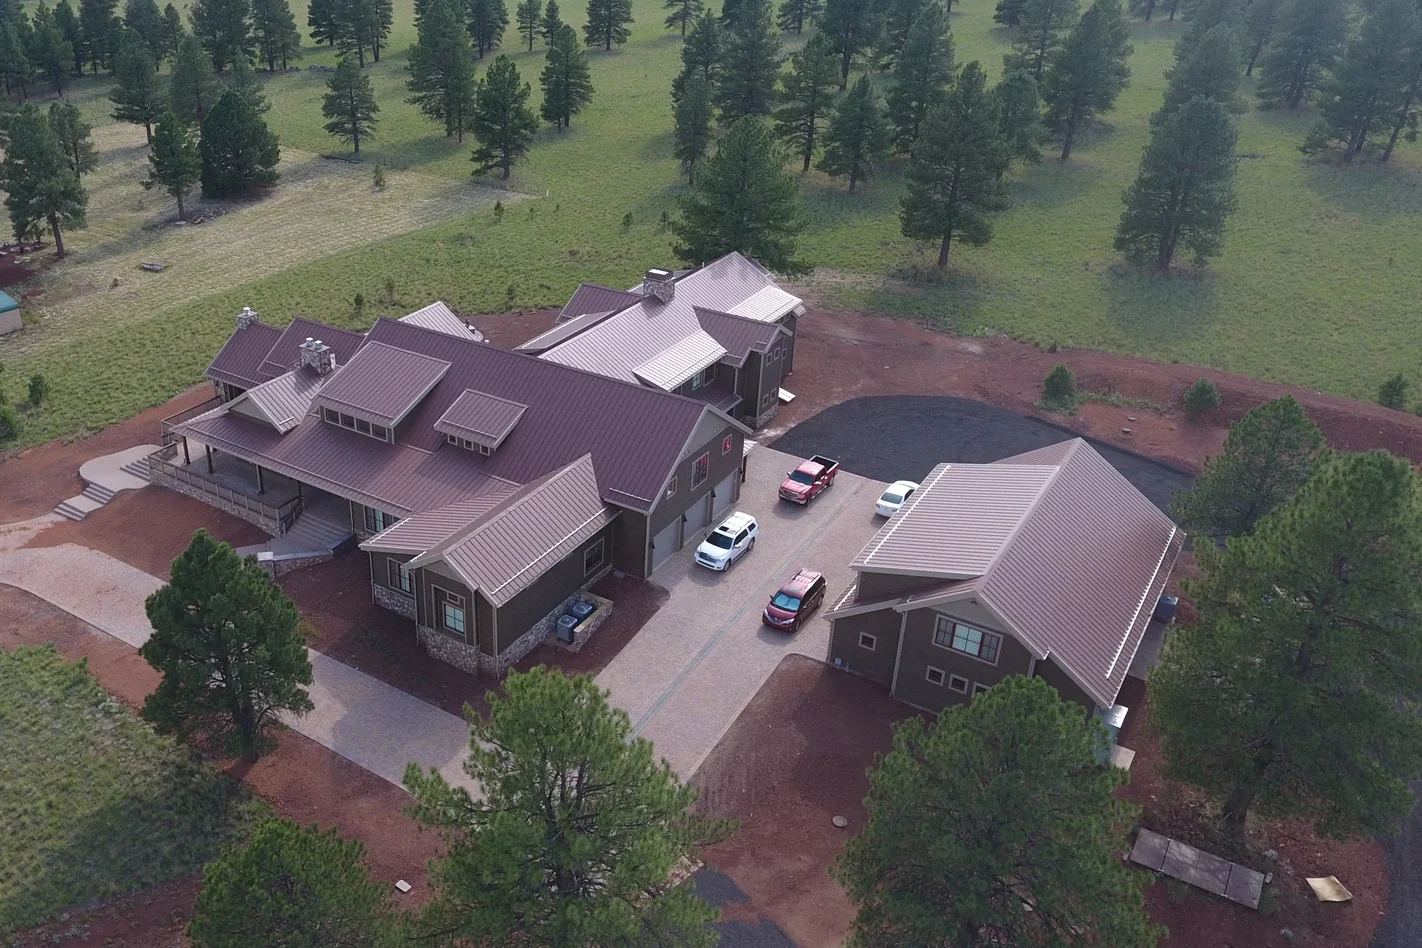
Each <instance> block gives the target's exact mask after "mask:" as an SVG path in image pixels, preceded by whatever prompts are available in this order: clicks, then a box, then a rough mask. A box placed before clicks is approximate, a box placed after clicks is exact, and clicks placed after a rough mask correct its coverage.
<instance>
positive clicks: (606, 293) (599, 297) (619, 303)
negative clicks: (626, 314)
mask: <svg viewBox="0 0 1422 948" xmlns="http://www.w3.org/2000/svg"><path fill="white" fill-rule="evenodd" d="M640 302H642V295H641V294H640V293H633V292H631V291H629V290H615V289H613V288H612V287H610V286H601V285H599V284H597V283H583V284H580V285H579V286H578V288H577V289H576V290H574V291H573V295H572V297H571V298H570V299H569V300H568V302H566V303H564V304H563V309H562V310H561V311H559V313H558V322H560V323H561V322H565V321H567V320H569V319H572V318H574V317H576V316H582V315H584V314H587V313H615V312H617V311H618V310H620V309H626V308H627V307H629V306H632V305H633V304H635V303H640Z"/></svg>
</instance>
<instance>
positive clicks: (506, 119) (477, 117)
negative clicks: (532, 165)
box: [469, 27, 571, 180]
mask: <svg viewBox="0 0 1422 948" xmlns="http://www.w3.org/2000/svg"><path fill="white" fill-rule="evenodd" d="M569 29H571V27H569ZM554 40H555V42H556V41H557V37H554ZM532 92H533V90H532V89H531V88H530V87H529V85H528V83H526V82H524V81H523V79H522V78H520V76H519V74H518V67H516V66H515V65H514V64H513V60H511V59H509V58H508V57H507V56H502V55H501V56H499V58H498V59H495V60H494V62H493V63H492V64H491V65H490V66H489V70H488V72H486V73H485V74H484V78H483V79H481V80H479V90H478V92H476V93H475V96H474V111H473V112H471V113H470V118H469V130H470V131H471V132H473V133H474V139H475V140H476V141H477V142H478V143H479V147H478V148H475V149H474V155H473V157H472V159H471V160H472V161H473V162H474V171H473V172H472V173H473V174H476V175H479V174H488V173H489V172H490V171H498V172H499V177H501V178H503V179H504V180H508V177H509V173H510V172H511V171H512V170H513V166H514V162H516V161H519V160H520V159H522V158H523V156H524V155H526V154H528V149H529V148H531V147H532V146H533V135H534V133H535V132H537V131H538V116H537V115H534V114H533V109H531V108H529V107H528V97H529V95H531V94H532Z"/></svg>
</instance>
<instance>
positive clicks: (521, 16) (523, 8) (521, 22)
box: [514, 0, 543, 53]
mask: <svg viewBox="0 0 1422 948" xmlns="http://www.w3.org/2000/svg"><path fill="white" fill-rule="evenodd" d="M514 22H516V23H517V24H518V33H519V35H520V36H522V37H523V38H524V40H525V41H526V42H527V43H528V51H529V52H530V53H531V52H533V41H534V40H536V39H538V37H539V36H540V35H542V34H541V27H542V23H543V0H519V4H518V6H517V7H516V8H514Z"/></svg>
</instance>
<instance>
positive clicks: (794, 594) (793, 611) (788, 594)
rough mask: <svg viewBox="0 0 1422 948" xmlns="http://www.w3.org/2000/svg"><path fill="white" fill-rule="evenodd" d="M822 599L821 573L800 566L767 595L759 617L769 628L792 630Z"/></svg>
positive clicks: (823, 581) (818, 605) (823, 598)
mask: <svg viewBox="0 0 1422 948" xmlns="http://www.w3.org/2000/svg"><path fill="white" fill-rule="evenodd" d="M824 601H825V577H824V574H823V573H817V572H815V571H814V570H812V569H802V570H800V572H798V573H796V574H795V575H794V576H792V577H791V578H790V581H789V582H788V583H786V584H785V585H784V586H781V587H780V591H779V592H777V593H776V594H775V595H774V596H771V597H770V602H769V603H768V604H767V605H766V607H765V611H764V612H763V613H761V616H760V619H761V621H762V622H764V623H765V624H766V625H768V626H770V627H771V628H772V629H784V630H785V631H787V632H794V631H797V630H798V629H799V628H800V625H801V623H803V622H804V621H805V620H806V619H807V618H809V616H810V613H812V612H814V611H815V610H816V609H818V608H819V607H820V604H821V603H823V602H824Z"/></svg>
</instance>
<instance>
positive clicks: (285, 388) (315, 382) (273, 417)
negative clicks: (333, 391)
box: [230, 366, 322, 434]
mask: <svg viewBox="0 0 1422 948" xmlns="http://www.w3.org/2000/svg"><path fill="white" fill-rule="evenodd" d="M321 382H322V379H321V374H320V373H319V372H317V371H316V370H315V369H313V368H311V367H310V366H302V367H301V368H299V369H294V370H293V371H291V372H288V373H286V374H285V375H278V376H277V377H276V378H274V379H268V380H267V381H265V382H263V383H262V384H260V385H258V386H256V387H255V388H250V389H248V390H247V391H246V392H243V393H242V394H241V395H239V396H238V397H237V398H235V399H233V400H232V402H231V404H230V410H232V411H242V403H243V402H247V403H250V404H251V405H252V407H254V408H255V409H256V410H257V411H258V412H260V413H261V414H262V415H263V416H264V417H265V418H266V419H267V420H268V421H269V422H271V424H272V427H273V428H275V429H276V431H277V433H278V434H285V433H286V432H288V431H290V430H291V429H292V428H295V427H296V426H297V425H299V424H301V422H302V419H304V418H305V417H306V416H307V415H308V414H309V413H310V412H311V402H312V400H313V399H314V398H315V397H316V393H317V392H318V391H319V390H320V388H321Z"/></svg>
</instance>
